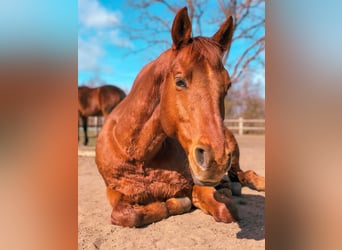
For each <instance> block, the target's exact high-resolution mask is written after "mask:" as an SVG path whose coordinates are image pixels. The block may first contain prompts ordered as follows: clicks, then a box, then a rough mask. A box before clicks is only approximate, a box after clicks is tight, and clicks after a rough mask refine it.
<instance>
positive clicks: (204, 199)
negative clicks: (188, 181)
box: [192, 185, 239, 223]
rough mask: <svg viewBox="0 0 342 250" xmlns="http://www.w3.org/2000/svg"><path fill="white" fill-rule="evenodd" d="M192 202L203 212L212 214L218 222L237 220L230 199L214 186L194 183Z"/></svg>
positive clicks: (236, 213) (235, 210) (235, 211)
mask: <svg viewBox="0 0 342 250" xmlns="http://www.w3.org/2000/svg"><path fill="white" fill-rule="evenodd" d="M192 203H193V204H194V206H195V207H197V208H199V209H201V210H202V211H203V212H204V213H207V214H210V215H212V216H213V217H214V219H215V220H216V221H218V222H224V223H230V222H233V221H238V220H239V216H238V212H237V209H236V207H235V206H234V204H233V201H232V199H231V198H230V197H229V196H228V195H226V194H225V193H224V192H220V191H218V190H216V189H215V188H214V187H208V186H199V185H194V187H193V190H192Z"/></svg>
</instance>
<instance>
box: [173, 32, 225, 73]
mask: <svg viewBox="0 0 342 250" xmlns="http://www.w3.org/2000/svg"><path fill="white" fill-rule="evenodd" d="M178 56H179V57H181V58H182V59H183V60H185V61H187V62H188V64H189V65H191V64H201V63H206V64H209V65H210V66H211V67H212V68H213V69H214V70H222V69H223V63H222V56H221V49H220V45H219V44H218V43H217V42H216V41H214V40H213V39H210V38H207V37H194V38H192V39H191V41H190V42H189V44H188V45H187V46H185V47H184V49H183V50H180V51H179V52H178Z"/></svg>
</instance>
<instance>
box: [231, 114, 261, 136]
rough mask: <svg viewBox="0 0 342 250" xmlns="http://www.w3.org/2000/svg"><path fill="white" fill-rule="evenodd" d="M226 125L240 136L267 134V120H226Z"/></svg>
mask: <svg viewBox="0 0 342 250" xmlns="http://www.w3.org/2000/svg"><path fill="white" fill-rule="evenodd" d="M224 125H225V126H226V127H228V128H229V129H230V130H232V131H233V132H234V131H236V132H237V133H238V134H239V135H243V134H246V133H251V132H255V131H258V132H259V133H260V132H261V133H265V119H244V118H242V117H240V118H238V119H225V120H224Z"/></svg>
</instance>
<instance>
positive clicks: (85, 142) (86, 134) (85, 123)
mask: <svg viewBox="0 0 342 250" xmlns="http://www.w3.org/2000/svg"><path fill="white" fill-rule="evenodd" d="M81 118H82V126H83V131H84V145H87V144H88V141H89V140H88V133H87V127H88V117H87V116H81Z"/></svg>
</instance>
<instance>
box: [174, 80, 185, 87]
mask: <svg viewBox="0 0 342 250" xmlns="http://www.w3.org/2000/svg"><path fill="white" fill-rule="evenodd" d="M176 85H177V87H181V88H186V87H187V85H186V82H185V81H183V80H177V81H176Z"/></svg>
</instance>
